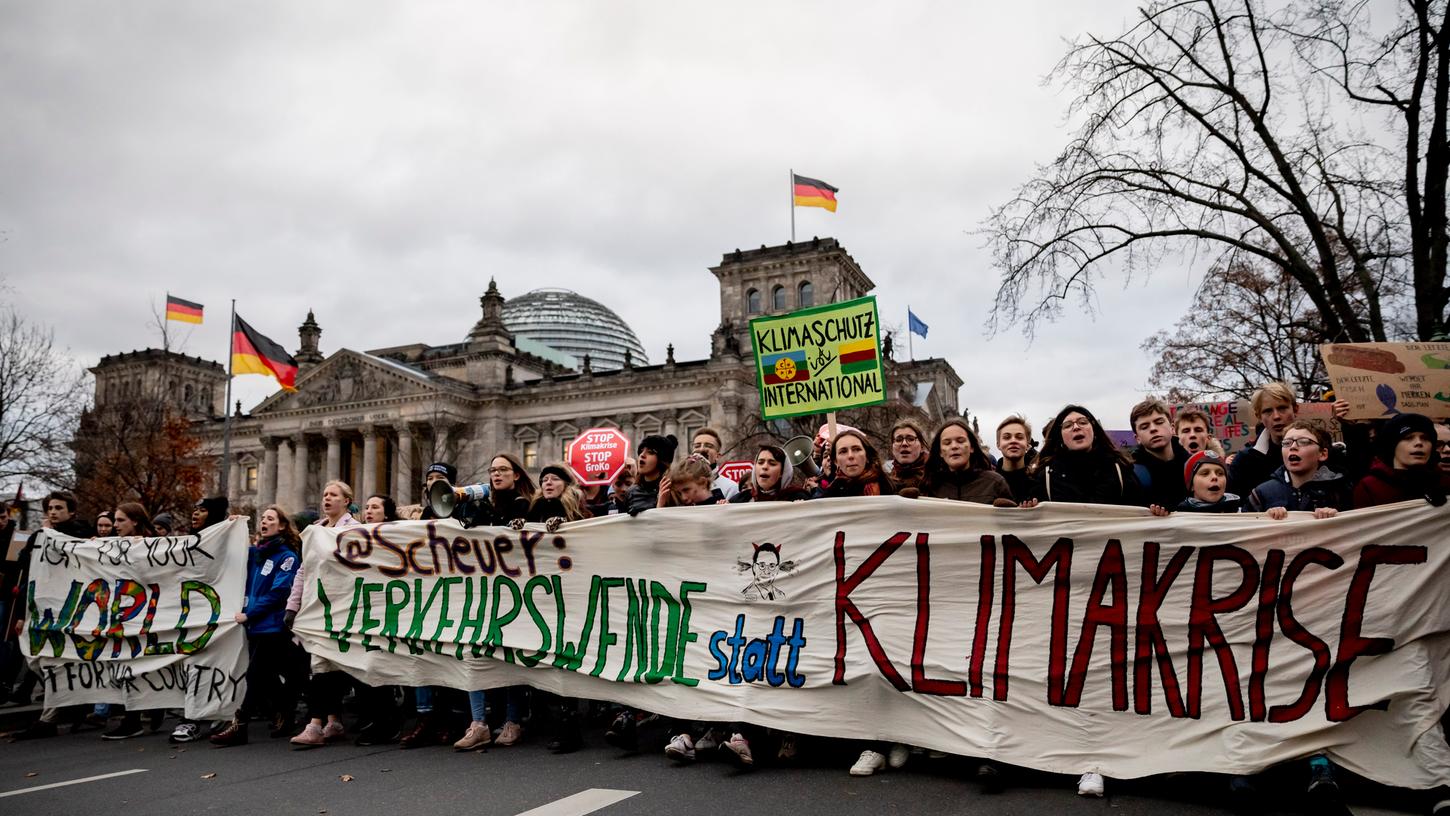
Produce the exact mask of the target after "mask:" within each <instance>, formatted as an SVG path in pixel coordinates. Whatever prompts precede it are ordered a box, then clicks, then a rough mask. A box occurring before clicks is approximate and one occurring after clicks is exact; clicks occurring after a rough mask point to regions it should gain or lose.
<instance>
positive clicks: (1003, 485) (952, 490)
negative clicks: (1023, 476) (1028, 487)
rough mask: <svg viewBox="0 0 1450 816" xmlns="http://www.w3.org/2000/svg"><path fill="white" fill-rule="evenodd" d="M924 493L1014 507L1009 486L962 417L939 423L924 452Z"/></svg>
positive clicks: (955, 499)
mask: <svg viewBox="0 0 1450 816" xmlns="http://www.w3.org/2000/svg"><path fill="white" fill-rule="evenodd" d="M926 467H927V472H926V481H925V490H924V492H925V494H926V495H928V496H931V497H933V498H937V499H952V500H954V501H964V502H976V503H978V504H995V505H997V506H998V507H1016V506H1017V502H1016V501H1014V500H1013V499H1012V488H1011V487H1010V486H1008V484H1007V480H1006V479H1005V478H1003V476H1002V474H1000V473H998V472H997V471H995V470H993V469H992V462H991V460H990V459H988V458H987V452H986V451H984V450H982V445H981V443H980V442H979V441H977V435H976V434H975V433H973V432H972V428H971V426H970V425H968V424H967V421H966V420H965V419H962V418H961V417H955V418H953V419H949V420H947V421H946V422H944V423H942V426H941V427H940V428H938V429H937V431H936V436H934V437H932V440H931V452H930V453H929V454H928V455H927V466H926Z"/></svg>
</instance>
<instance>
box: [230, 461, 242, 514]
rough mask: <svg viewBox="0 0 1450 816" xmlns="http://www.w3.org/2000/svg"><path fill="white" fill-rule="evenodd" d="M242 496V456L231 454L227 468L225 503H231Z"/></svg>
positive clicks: (234, 502)
mask: <svg viewBox="0 0 1450 816" xmlns="http://www.w3.org/2000/svg"><path fill="white" fill-rule="evenodd" d="M241 496H242V457H241V456H239V455H237V454H232V462H231V467H229V468H227V504H228V505H233V504H236V503H237V500H238V499H240V498H241Z"/></svg>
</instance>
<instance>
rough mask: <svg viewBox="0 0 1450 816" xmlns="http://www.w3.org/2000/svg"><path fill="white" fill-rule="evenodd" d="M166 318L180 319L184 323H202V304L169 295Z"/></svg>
mask: <svg viewBox="0 0 1450 816" xmlns="http://www.w3.org/2000/svg"><path fill="white" fill-rule="evenodd" d="M166 319H167V320H179V321H181V322H182V323H200V322H201V304H200V303H192V302H191V301H189V300H182V299H181V298H179V297H173V296H171V295H167V296H166Z"/></svg>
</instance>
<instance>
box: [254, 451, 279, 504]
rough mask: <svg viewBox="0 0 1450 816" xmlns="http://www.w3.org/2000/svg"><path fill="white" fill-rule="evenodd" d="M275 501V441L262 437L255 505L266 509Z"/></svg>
mask: <svg viewBox="0 0 1450 816" xmlns="http://www.w3.org/2000/svg"><path fill="white" fill-rule="evenodd" d="M276 501H277V440H275V439H273V438H271V437H269V436H264V437H262V470H261V472H260V473H258V474H257V504H258V505H259V506H261V507H266V506H267V505H269V504H274V503H276Z"/></svg>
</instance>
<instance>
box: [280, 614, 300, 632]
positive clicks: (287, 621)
mask: <svg viewBox="0 0 1450 816" xmlns="http://www.w3.org/2000/svg"><path fill="white" fill-rule="evenodd" d="M296 622H297V610H295V609H289V610H287V611H286V612H284V613H282V625H283V626H285V627H287V631H289V632H290V631H292V624H294V623H296Z"/></svg>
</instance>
